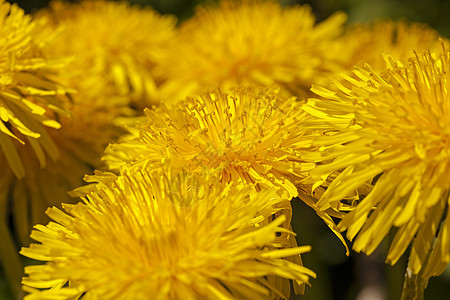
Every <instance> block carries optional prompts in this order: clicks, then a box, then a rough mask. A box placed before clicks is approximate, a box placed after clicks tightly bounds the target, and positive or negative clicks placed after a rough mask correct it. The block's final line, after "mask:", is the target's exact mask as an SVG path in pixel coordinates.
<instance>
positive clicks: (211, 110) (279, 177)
mask: <svg viewBox="0 0 450 300" xmlns="http://www.w3.org/2000/svg"><path fill="white" fill-rule="evenodd" d="M146 115H147V122H146V123H144V124H142V125H141V128H131V134H129V135H127V136H125V137H124V138H122V142H119V143H116V144H112V145H110V146H109V147H108V148H107V150H106V155H105V157H104V159H105V160H106V163H107V164H108V165H109V167H110V168H111V169H119V168H120V167H121V166H123V165H127V166H128V167H130V168H132V169H134V170H141V169H147V170H153V169H158V168H160V166H161V164H162V163H163V164H165V165H167V166H170V168H173V169H176V170H188V172H190V173H191V174H194V173H201V172H203V170H204V169H207V170H208V171H214V172H218V173H220V176H219V182H217V184H218V185H223V184H228V183H231V182H232V183H234V184H244V185H245V184H251V185H255V187H256V189H258V190H261V189H266V188H271V189H277V190H279V191H280V192H282V193H283V192H284V193H285V192H287V193H288V194H289V199H290V198H292V197H296V196H298V197H300V198H301V199H302V200H303V201H305V202H306V203H307V204H308V205H310V206H311V207H313V208H314V209H316V207H315V203H314V201H315V200H314V199H313V198H312V197H311V196H310V190H311V187H310V186H304V185H302V184H301V183H300V182H301V181H302V180H303V179H305V178H306V177H307V171H308V170H310V169H311V168H313V167H314V164H312V163H305V162H304V161H303V158H302V152H303V151H307V152H308V151H311V142H312V138H313V137H314V134H313V133H311V132H310V131H305V130H304V129H303V127H302V124H303V122H304V121H307V120H308V118H310V117H309V116H308V115H307V114H306V113H305V112H303V111H302V109H301V104H300V102H298V101H296V99H295V98H294V97H291V98H286V97H284V96H282V95H280V94H279V93H278V92H277V91H275V90H271V89H268V88H254V87H253V88H250V87H242V88H234V89H230V90H228V91H226V92H225V91H222V90H220V89H217V90H215V91H213V92H210V93H204V94H202V95H200V96H198V97H194V98H187V99H186V100H185V101H182V102H180V103H179V104H177V105H174V106H166V105H164V104H162V105H160V106H159V107H158V108H155V109H152V110H146ZM298 190H300V193H299V192H298ZM286 208H288V209H290V204H288V207H286ZM318 214H319V215H320V217H321V218H322V219H323V220H324V221H325V222H326V223H327V224H328V225H329V226H330V228H331V229H333V231H334V232H335V233H336V234H337V235H338V237H340V238H341V240H342V241H343V238H342V236H341V235H340V233H339V231H338V230H337V228H335V225H334V223H333V221H332V219H331V218H330V216H329V215H328V214H326V213H324V212H322V211H318ZM343 243H344V244H345V242H344V241H343Z"/></svg>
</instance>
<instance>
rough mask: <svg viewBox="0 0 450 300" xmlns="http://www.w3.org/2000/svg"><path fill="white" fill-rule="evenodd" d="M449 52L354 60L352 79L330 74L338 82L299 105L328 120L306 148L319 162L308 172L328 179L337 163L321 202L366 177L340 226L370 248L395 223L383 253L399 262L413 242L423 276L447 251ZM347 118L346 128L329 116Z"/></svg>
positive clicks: (414, 266) (328, 202) (441, 264)
mask: <svg viewBox="0 0 450 300" xmlns="http://www.w3.org/2000/svg"><path fill="white" fill-rule="evenodd" d="M449 60H450V52H449V51H448V50H446V49H444V50H443V51H441V52H438V53H430V52H424V53H423V54H420V55H418V54H414V55H413V56H411V57H410V58H409V59H408V60H407V61H403V62H402V61H396V60H394V59H392V58H391V57H389V56H387V57H386V62H387V68H388V69H387V71H386V72H383V73H378V72H376V71H374V70H372V69H371V68H370V66H366V68H364V69H362V68H356V69H355V70H354V73H355V75H356V76H357V79H354V78H352V77H350V76H347V75H343V76H342V77H343V78H342V80H335V83H336V87H337V88H338V89H339V91H338V92H332V91H329V90H326V89H324V88H319V87H315V88H313V90H314V91H315V92H316V93H317V94H318V95H319V96H321V98H320V99H310V100H309V102H308V104H307V105H305V107H304V109H305V110H306V111H308V112H310V113H311V114H313V115H315V116H316V117H318V118H320V119H321V121H322V124H327V126H328V128H325V127H326V126H323V127H322V130H324V135H323V136H322V137H320V138H318V139H317V141H316V143H317V144H318V145H319V146H321V150H322V151H321V152H320V153H317V154H312V155H311V156H310V157H309V158H308V159H311V160H314V161H316V162H321V165H319V166H317V167H316V168H315V169H314V170H312V171H311V175H312V176H313V177H314V178H316V179H319V178H321V179H324V178H326V177H327V176H328V175H329V174H332V173H334V172H336V171H341V173H340V174H339V175H338V176H337V177H336V178H335V179H334V181H333V182H332V183H331V184H330V185H329V186H328V188H327V190H326V192H325V193H324V194H323V196H322V198H321V199H320V200H319V202H318V203H317V204H318V206H319V207H321V208H322V209H326V208H328V207H330V206H331V207H337V205H338V204H339V202H340V201H341V199H343V198H344V197H345V196H347V194H348V193H350V192H351V191H353V190H354V189H357V188H359V187H362V186H364V185H366V184H367V183H372V184H373V189H372V190H371V191H370V193H368V194H367V195H366V196H365V197H364V198H362V199H361V200H360V201H359V203H358V204H357V206H356V208H355V209H354V210H353V211H352V212H350V213H349V214H348V215H347V216H346V217H345V218H344V219H343V220H342V221H341V223H340V224H339V226H340V228H341V229H342V230H347V236H348V238H349V239H350V240H353V239H355V242H354V245H353V247H354V249H355V250H356V251H364V252H365V253H367V254H370V253H372V252H373V251H374V250H375V248H376V247H377V246H378V245H379V244H380V242H381V241H382V240H383V238H384V237H385V236H386V234H387V233H388V232H389V231H390V230H391V229H392V228H397V231H396V234H395V237H394V240H393V241H392V243H391V246H390V249H389V252H388V255H387V262H389V263H391V264H394V263H395V262H397V260H398V259H399V258H400V256H401V255H402V254H403V253H404V252H405V250H406V249H407V248H408V246H409V245H410V244H411V252H410V265H411V270H412V272H413V273H414V274H416V275H417V274H419V272H420V275H421V276H423V277H424V278H429V277H431V276H437V275H439V274H440V273H442V272H443V270H444V269H445V267H446V265H447V264H448V262H449V261H450V238H449V230H450V217H449V216H450V208H449V207H450V206H449V203H450V199H449V193H450V176H449V174H448V170H450V131H449V129H450V117H449V108H450V97H449V94H448V90H449V87H450V86H449V84H450V80H449V79H450V78H449V76H450V75H449V74H450V72H449V71H450V69H449V68H450V67H449ZM344 119H347V120H348V122H349V125H348V126H347V128H337V127H335V126H333V123H334V122H335V120H344ZM305 159H307V158H306V157H305ZM355 237H356V238H355Z"/></svg>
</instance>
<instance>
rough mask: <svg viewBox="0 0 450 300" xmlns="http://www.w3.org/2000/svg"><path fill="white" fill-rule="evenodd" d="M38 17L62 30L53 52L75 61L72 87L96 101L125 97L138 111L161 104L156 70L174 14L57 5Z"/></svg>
mask: <svg viewBox="0 0 450 300" xmlns="http://www.w3.org/2000/svg"><path fill="white" fill-rule="evenodd" d="M37 16H38V17H39V18H42V19H50V20H51V21H52V24H54V27H55V29H58V30H60V34H59V35H58V36H57V38H55V39H54V42H53V44H52V47H49V48H48V51H47V53H49V54H50V55H53V56H54V55H58V56H68V57H72V58H73V60H72V63H71V64H69V65H68V67H67V78H66V79H67V82H68V84H70V83H71V84H73V85H74V87H75V88H76V89H77V90H79V91H84V92H85V93H86V94H88V95H90V97H92V98H93V97H95V96H96V95H100V96H103V97H104V95H105V94H109V95H113V96H115V97H117V96H125V99H126V101H130V100H132V101H133V104H134V105H137V106H138V107H145V106H149V105H151V104H155V103H157V102H158V101H159V100H158V99H157V98H156V96H155V95H156V91H157V89H158V85H159V84H161V82H162V80H163V79H162V78H160V77H158V76H157V75H156V74H155V73H154V67H155V66H156V65H157V64H158V63H159V60H160V59H161V57H162V56H163V54H164V53H165V51H166V48H167V47H168V45H169V44H170V41H171V40H172V39H173V38H174V35H175V24H176V19H175V18H174V17H173V16H162V15H160V14H158V13H157V12H156V11H154V10H152V9H151V8H149V7H140V6H131V5H130V4H128V3H126V2H125V1H119V2H113V1H81V3H76V4H73V3H69V2H63V1H54V2H52V3H51V5H50V9H45V10H42V11H40V12H39V13H38V14H37ZM99 82H102V84H100V86H99V85H98V83H99ZM80 97H81V96H80Z"/></svg>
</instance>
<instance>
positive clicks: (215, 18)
mask: <svg viewBox="0 0 450 300" xmlns="http://www.w3.org/2000/svg"><path fill="white" fill-rule="evenodd" d="M344 21H345V15H344V14H342V13H337V14H335V15H333V16H331V17H330V18H329V19H327V20H325V21H323V22H321V23H320V24H316V23H315V17H314V15H313V14H312V13H311V9H310V7H309V6H291V7H286V8H283V7H282V6H281V5H280V4H279V3H277V2H275V1H245V0H243V1H226V0H225V1H221V2H220V3H219V4H217V5H210V6H200V7H199V8H198V10H197V13H196V14H195V15H194V16H193V17H192V18H191V19H189V20H188V21H186V22H184V23H183V24H182V25H181V27H180V31H179V34H178V36H177V38H176V40H175V42H174V44H175V46H173V47H171V48H170V49H169V54H168V55H167V57H166V59H165V61H166V62H165V63H164V62H163V63H162V64H161V66H160V67H161V70H162V72H161V73H162V74H165V76H166V77H167V78H168V81H167V82H166V83H165V84H164V86H163V88H162V90H163V95H164V96H162V97H163V98H164V99H165V101H169V100H174V101H176V100H178V99H183V98H184V97H185V96H187V95H194V94H196V93H199V92H203V91H205V89H212V88H215V87H217V86H219V87H223V88H227V87H230V86H232V85H235V84H236V83H238V84H261V85H269V86H270V85H273V84H279V85H281V86H283V87H285V88H287V89H288V90H290V91H291V92H292V93H294V94H305V93H306V92H307V91H309V88H310V85H311V82H312V81H313V80H315V81H319V82H320V81H321V80H327V78H328V76H329V74H331V72H334V71H335V70H339V68H340V56H339V54H337V53H336V52H335V51H333V49H334V47H335V42H334V38H335V37H337V36H338V35H339V34H340V33H341V29H342V24H343V23H344Z"/></svg>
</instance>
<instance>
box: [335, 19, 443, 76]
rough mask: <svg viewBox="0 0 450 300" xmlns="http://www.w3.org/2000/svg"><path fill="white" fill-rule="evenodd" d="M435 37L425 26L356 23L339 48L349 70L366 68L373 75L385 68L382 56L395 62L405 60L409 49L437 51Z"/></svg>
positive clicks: (416, 24) (397, 22) (401, 23)
mask: <svg viewBox="0 0 450 300" xmlns="http://www.w3.org/2000/svg"><path fill="white" fill-rule="evenodd" d="M438 37H439V36H438V33H437V32H436V31H435V30H434V29H432V28H430V27H429V26H428V25H426V24H422V23H408V22H406V21H392V20H378V21H374V22H370V23H356V24H353V25H351V26H350V27H349V29H348V30H347V31H346V32H345V34H344V35H343V36H342V38H341V41H342V46H343V47H344V49H345V52H347V53H348V58H349V61H348V69H349V70H351V69H352V68H353V66H355V65H356V66H360V67H362V66H363V65H364V64H365V63H367V64H369V65H370V66H371V67H372V68H373V69H375V70H376V71H382V70H384V69H385V67H386V63H385V61H384V58H383V53H385V52H387V53H389V55H391V56H392V57H393V58H395V59H406V58H408V57H409V56H410V55H411V51H412V49H415V50H416V51H418V52H422V51H425V50H427V49H434V50H439V49H440V46H441V45H440V43H439V39H438Z"/></svg>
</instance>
